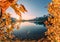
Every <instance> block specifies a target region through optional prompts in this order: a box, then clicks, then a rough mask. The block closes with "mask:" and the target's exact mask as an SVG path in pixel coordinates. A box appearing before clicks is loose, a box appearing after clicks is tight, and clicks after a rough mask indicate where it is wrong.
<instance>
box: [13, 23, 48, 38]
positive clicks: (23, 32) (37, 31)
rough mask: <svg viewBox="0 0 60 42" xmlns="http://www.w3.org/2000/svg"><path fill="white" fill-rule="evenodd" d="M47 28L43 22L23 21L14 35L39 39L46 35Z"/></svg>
mask: <svg viewBox="0 0 60 42" xmlns="http://www.w3.org/2000/svg"><path fill="white" fill-rule="evenodd" d="M46 30H47V29H46V28H45V26H44V25H43V24H39V23H33V22H22V23H21V24H20V28H19V29H18V30H17V29H15V30H14V35H15V36H16V37H17V38H19V39H39V38H42V37H44V32H45V31H46Z"/></svg>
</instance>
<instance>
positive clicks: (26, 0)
mask: <svg viewBox="0 0 60 42" xmlns="http://www.w3.org/2000/svg"><path fill="white" fill-rule="evenodd" d="M50 2H51V0H18V2H17V3H18V4H23V5H24V6H25V8H26V9H27V11H28V12H26V13H23V14H22V19H25V20H28V19H32V18H36V17H41V16H43V15H47V14H48V11H47V8H46V7H47V5H48V3H50ZM7 12H10V13H11V14H12V17H16V18H18V16H16V13H15V12H14V11H13V9H12V8H11V7H10V8H9V9H7Z"/></svg>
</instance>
